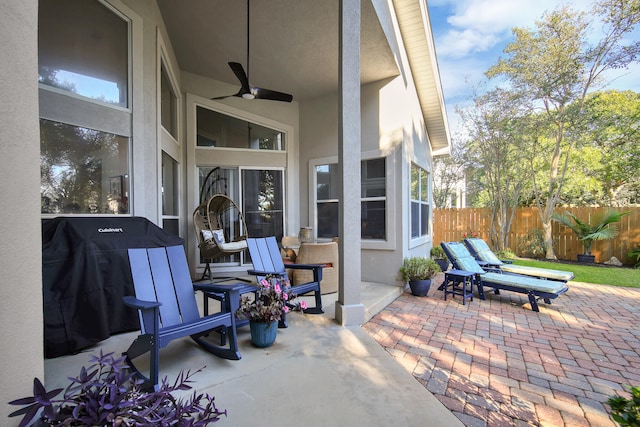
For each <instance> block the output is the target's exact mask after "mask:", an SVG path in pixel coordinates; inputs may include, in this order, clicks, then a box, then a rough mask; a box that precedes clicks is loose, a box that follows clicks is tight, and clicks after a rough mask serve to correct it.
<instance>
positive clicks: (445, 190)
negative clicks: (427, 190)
mask: <svg viewBox="0 0 640 427" xmlns="http://www.w3.org/2000/svg"><path fill="white" fill-rule="evenodd" d="M464 186H465V160H464V147H463V146H462V145H460V144H458V143H456V142H455V141H454V142H453V143H452V150H451V154H450V155H441V156H435V157H434V158H433V204H434V207H435V208H446V207H448V206H451V201H452V200H455V199H456V197H457V191H458V189H460V188H463V187H464ZM456 207H460V206H456Z"/></svg>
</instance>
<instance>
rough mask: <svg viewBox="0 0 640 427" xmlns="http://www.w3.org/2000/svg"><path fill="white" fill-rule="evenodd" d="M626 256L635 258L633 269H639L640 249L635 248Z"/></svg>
mask: <svg viewBox="0 0 640 427" xmlns="http://www.w3.org/2000/svg"><path fill="white" fill-rule="evenodd" d="M627 256H630V257H636V264H635V265H634V268H640V248H635V249H634V250H632V251H631V252H629V253H628V254H627Z"/></svg>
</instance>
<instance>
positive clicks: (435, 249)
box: [429, 245, 447, 259]
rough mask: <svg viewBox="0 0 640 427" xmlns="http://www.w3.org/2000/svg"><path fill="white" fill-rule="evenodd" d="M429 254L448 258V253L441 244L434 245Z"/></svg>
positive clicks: (433, 256) (437, 257)
mask: <svg viewBox="0 0 640 427" xmlns="http://www.w3.org/2000/svg"><path fill="white" fill-rule="evenodd" d="M429 254H430V255H431V258H433V259H447V254H445V253H444V249H442V246H440V245H438V246H433V247H432V248H431V251H430V252H429Z"/></svg>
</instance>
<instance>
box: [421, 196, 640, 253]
mask: <svg viewBox="0 0 640 427" xmlns="http://www.w3.org/2000/svg"><path fill="white" fill-rule="evenodd" d="M612 209H615V210H617V211H619V212H631V213H630V214H629V215H627V216H624V217H622V220H621V221H620V222H618V223H615V225H616V227H617V228H618V230H619V234H618V235H617V236H616V237H614V238H613V239H611V240H602V241H598V240H596V241H595V242H594V244H593V246H592V248H591V253H592V254H593V255H595V257H596V262H606V261H608V260H609V259H610V258H611V257H612V256H615V257H616V258H618V259H619V260H620V261H622V262H623V263H624V264H626V265H633V264H635V258H632V257H629V256H628V255H627V254H628V253H629V252H630V251H631V250H633V249H636V248H640V207H625V208H592V207H579V208H557V209H556V210H555V212H557V213H559V214H563V213H564V212H567V211H569V212H571V213H572V214H574V215H575V216H577V217H578V218H579V219H580V220H581V221H583V222H588V223H595V221H597V220H598V218H600V217H601V216H602V214H604V213H605V212H607V211H609V210H612ZM552 224H553V250H554V251H555V254H556V256H557V257H558V259H563V260H573V261H575V260H576V258H577V254H579V253H583V252H584V247H583V245H582V242H581V241H580V240H579V239H578V238H577V237H576V235H575V233H574V232H573V231H571V230H570V229H569V228H567V227H564V226H562V225H560V224H558V223H557V222H555V221H553V222H552ZM490 226H491V210H490V209H489V208H479V209H476V208H464V209H434V212H433V243H434V245H439V244H440V242H443V241H444V242H452V241H459V240H462V239H463V238H464V237H465V236H469V235H473V234H477V237H480V238H482V239H484V240H485V241H486V242H487V243H488V244H489V245H490V246H492V247H493V244H492V242H491V240H490V235H489V228H490ZM535 229H540V230H542V222H541V221H540V215H539V214H538V209H537V208H518V209H516V213H515V215H514V218H513V223H512V225H511V230H510V232H509V234H508V238H507V245H508V247H509V249H511V250H512V251H513V252H515V253H516V254H518V255H520V256H525V255H526V254H525V253H524V250H523V248H521V247H520V246H521V245H520V242H521V241H522V240H523V239H526V237H527V235H528V234H529V233H530V232H532V231H533V230H535ZM542 257H544V255H542Z"/></svg>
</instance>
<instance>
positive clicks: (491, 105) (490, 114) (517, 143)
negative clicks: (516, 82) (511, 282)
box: [460, 89, 529, 250]
mask: <svg viewBox="0 0 640 427" xmlns="http://www.w3.org/2000/svg"><path fill="white" fill-rule="evenodd" d="M517 101H518V98H517V97H514V93H512V92H509V91H505V90H502V89H495V90H492V91H489V92H487V93H486V94H484V95H476V96H475V99H474V108H472V109H469V110H465V111H462V112H460V114H461V116H462V117H463V118H464V119H465V125H466V128H467V130H468V132H469V136H470V140H469V143H468V145H467V153H466V156H467V158H468V159H469V161H470V162H471V163H472V164H473V166H474V169H475V171H476V179H478V180H479V181H480V182H481V183H482V185H483V190H484V191H485V192H486V195H487V200H488V201H489V202H490V203H489V207H490V208H491V227H490V236H491V242H492V244H493V245H494V246H495V247H496V248H497V249H498V250H503V249H505V248H507V247H508V246H509V245H508V241H507V238H508V236H509V230H510V229H511V223H512V221H513V216H514V213H515V208H516V207H517V206H518V204H519V201H520V195H521V192H522V190H523V188H524V187H525V186H526V185H527V183H528V182H529V176H528V174H523V173H522V164H523V163H524V162H525V159H526V158H527V156H528V154H527V152H526V150H525V149H524V147H525V146H526V145H525V142H524V141H525V140H526V139H527V137H528V134H529V132H528V131H527V130H526V126H527V124H528V120H527V111H526V110H523V109H522V106H521V105H520V104H519V103H518V102H517Z"/></svg>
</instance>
